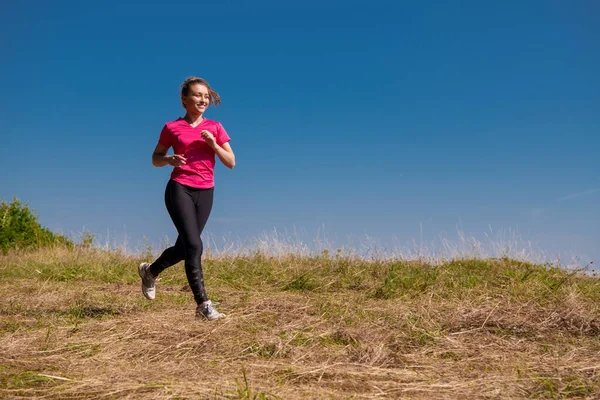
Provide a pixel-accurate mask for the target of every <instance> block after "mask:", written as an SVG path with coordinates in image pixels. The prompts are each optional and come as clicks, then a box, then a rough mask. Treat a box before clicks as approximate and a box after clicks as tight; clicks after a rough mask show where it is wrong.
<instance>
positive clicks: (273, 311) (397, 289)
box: [0, 247, 600, 399]
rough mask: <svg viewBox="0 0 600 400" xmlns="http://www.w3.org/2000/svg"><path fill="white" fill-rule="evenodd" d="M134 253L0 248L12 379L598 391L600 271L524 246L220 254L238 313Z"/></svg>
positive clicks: (133, 394)
mask: <svg viewBox="0 0 600 400" xmlns="http://www.w3.org/2000/svg"><path fill="white" fill-rule="evenodd" d="M141 261H148V260H147V259H142V258H140V257H137V256H130V255H125V254H122V253H120V252H118V251H106V250H100V249H96V248H92V247H76V248H72V249H67V248H63V247H55V248H49V249H42V250H37V251H32V252H25V253H18V252H12V253H9V254H6V255H0V290H1V293H2V296H0V397H2V398H15V399H18V398H42V397H43V398H45V399H197V398H209V399H221V398H231V399H267V398H268V399H330V398H331V399H346V398H352V399H372V398H384V399H385V398H415V399H521V398H551V399H562V398H590V399H591V398H599V396H600V340H599V336H600V281H599V280H598V279H596V278H592V277H586V276H581V275H579V274H576V273H572V272H568V271H566V270H564V269H561V268H558V267H552V266H544V265H535V264H530V263H527V262H523V261H515V260H511V259H462V260H454V261H446V262H440V263H427V262H425V261H423V262H417V261H406V260H393V259H391V260H379V261H373V260H371V261H367V260H364V259H361V258H357V257H350V256H344V254H343V253H339V254H323V255H320V256H297V255H291V254H290V255H287V256H286V255H279V256H277V257H269V256H266V255H264V254H260V253H257V254H254V255H252V254H247V255H244V256H237V257H233V256H231V257H227V256H225V255H220V256H218V257H217V256H213V257H207V259H206V260H205V262H204V269H205V277H206V283H207V288H208V291H209V294H210V296H211V298H212V299H213V302H217V303H218V309H219V310H220V311H222V312H224V313H226V314H227V318H225V319H224V320H221V321H217V322H207V321H199V320H195V319H194V317H193V315H194V304H193V300H192V295H191V292H190V291H189V288H188V287H187V285H186V280H185V274H184V272H183V265H182V264H179V265H177V266H174V267H173V268H171V269H169V270H167V271H165V272H164V273H163V274H162V276H161V280H160V282H159V283H158V287H157V290H158V291H157V299H156V300H155V301H154V302H150V301H147V300H146V299H144V298H143V296H142V295H141V290H140V282H139V277H138V276H137V265H138V264H139V263H140V262H141Z"/></svg>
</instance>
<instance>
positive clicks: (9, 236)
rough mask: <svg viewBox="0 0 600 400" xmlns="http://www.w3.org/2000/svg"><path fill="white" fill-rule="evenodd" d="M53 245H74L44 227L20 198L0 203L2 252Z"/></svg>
mask: <svg viewBox="0 0 600 400" xmlns="http://www.w3.org/2000/svg"><path fill="white" fill-rule="evenodd" d="M53 244H63V245H72V243H71V242H70V241H69V240H68V239H67V238H66V237H64V236H62V235H57V234H55V233H52V232H51V231H50V230H48V229H46V228H44V227H42V226H41V225H40V223H39V222H38V216H37V215H36V214H35V212H34V211H33V210H32V209H31V208H30V207H29V205H27V204H23V203H22V202H21V201H20V200H19V199H18V198H16V197H13V200H12V201H11V202H10V203H8V202H6V201H4V200H2V202H0V250H1V251H2V252H3V253H4V254H6V253H7V252H8V251H9V250H11V249H25V248H32V247H33V248H36V247H37V248H39V247H45V246H49V245H53Z"/></svg>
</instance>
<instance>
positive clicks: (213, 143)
mask: <svg viewBox="0 0 600 400" xmlns="http://www.w3.org/2000/svg"><path fill="white" fill-rule="evenodd" d="M200 134H201V135H202V137H203V138H204V140H205V141H206V144H208V145H209V146H210V147H213V148H214V147H215V146H216V145H217V141H216V140H215V136H214V135H213V134H212V133H210V132H209V131H207V130H203V131H202V132H200Z"/></svg>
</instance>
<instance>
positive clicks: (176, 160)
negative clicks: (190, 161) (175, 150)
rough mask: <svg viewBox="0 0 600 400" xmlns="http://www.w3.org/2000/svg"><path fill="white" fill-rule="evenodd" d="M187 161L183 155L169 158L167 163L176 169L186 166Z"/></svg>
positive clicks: (174, 155)
mask: <svg viewBox="0 0 600 400" xmlns="http://www.w3.org/2000/svg"><path fill="white" fill-rule="evenodd" d="M185 161H186V160H185V157H184V156H182V155H181V154H173V155H172V156H167V162H168V163H169V165H172V166H174V167H181V166H182V165H185Z"/></svg>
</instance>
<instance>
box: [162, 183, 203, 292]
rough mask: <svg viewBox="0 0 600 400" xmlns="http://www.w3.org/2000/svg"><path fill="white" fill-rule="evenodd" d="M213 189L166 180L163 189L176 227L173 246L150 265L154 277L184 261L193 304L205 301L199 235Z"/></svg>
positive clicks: (168, 209)
mask: <svg viewBox="0 0 600 400" xmlns="http://www.w3.org/2000/svg"><path fill="white" fill-rule="evenodd" d="M213 194H214V188H210V189H197V188H193V187H189V186H185V185H182V184H180V183H177V182H175V181H173V180H170V181H169V183H168V184H167V189H166V190H165V203H166V205H167V211H169V215H170V216H171V219H172V220H173V223H174V224H175V228H177V233H179V236H178V237H177V241H176V242H175V245H174V246H172V247H169V248H168V249H166V250H165V251H164V252H163V253H162V254H161V255H160V257H158V259H157V260H156V261H154V263H153V264H152V265H151V266H150V271H151V272H152V274H153V275H154V276H157V275H158V274H160V273H161V272H162V271H164V270H165V269H167V268H169V267H170V266H172V265H175V264H177V263H178V262H180V261H181V260H185V274H186V275H187V279H188V282H189V284H190V288H191V289H192V293H194V299H195V300H196V303H198V304H200V303H202V302H203V301H206V300H208V296H207V295H206V289H205V288H204V277H203V276H202V264H201V262H200V257H201V256H202V250H203V247H202V240H201V239H200V234H202V230H203V229H204V225H206V221H207V220H208V216H209V215H210V210H211V209H212V204H213Z"/></svg>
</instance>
